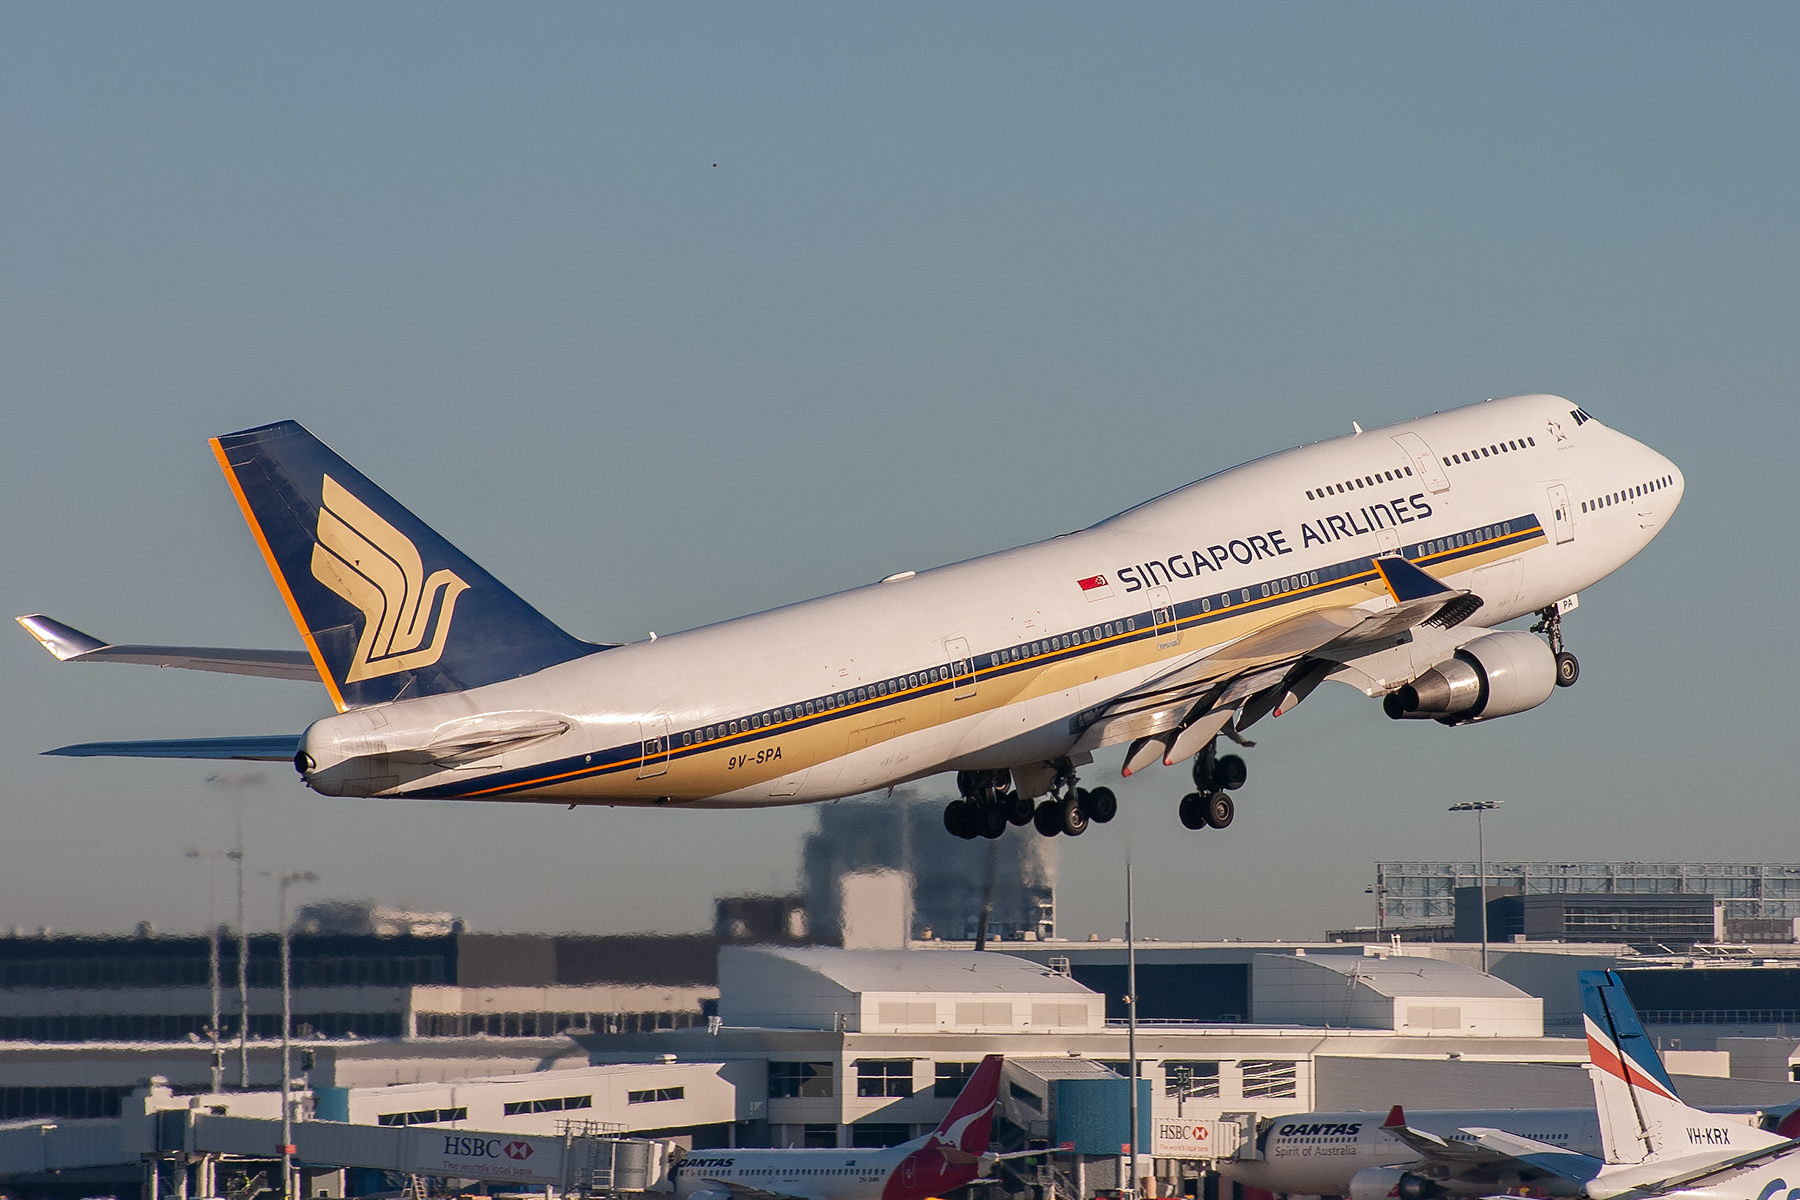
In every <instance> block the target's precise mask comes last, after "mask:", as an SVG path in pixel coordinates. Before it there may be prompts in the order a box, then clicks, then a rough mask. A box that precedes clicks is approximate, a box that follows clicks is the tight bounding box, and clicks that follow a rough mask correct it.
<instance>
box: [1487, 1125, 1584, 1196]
mask: <svg viewBox="0 0 1800 1200" xmlns="http://www.w3.org/2000/svg"><path fill="white" fill-rule="evenodd" d="M1463 1132H1464V1133H1466V1134H1468V1135H1470V1136H1471V1137H1473V1138H1474V1139H1475V1140H1476V1142H1477V1143H1478V1144H1480V1145H1481V1146H1482V1147H1484V1148H1485V1149H1488V1150H1491V1151H1493V1152H1495V1153H1496V1154H1502V1155H1505V1156H1506V1157H1508V1158H1510V1159H1512V1160H1513V1161H1515V1162H1517V1163H1520V1164H1522V1165H1524V1166H1527V1167H1531V1168H1532V1169H1534V1170H1538V1171H1544V1172H1548V1173H1549V1174H1551V1175H1556V1176H1560V1177H1561V1178H1563V1179H1567V1180H1569V1181H1570V1182H1571V1183H1577V1184H1585V1183H1587V1182H1588V1180H1590V1179H1592V1178H1594V1176H1596V1175H1598V1174H1599V1173H1600V1169H1601V1168H1602V1167H1604V1166H1605V1165H1606V1164H1605V1163H1604V1162H1603V1161H1602V1160H1600V1159H1598V1158H1595V1157H1594V1156H1593V1155H1591V1154H1581V1153H1578V1152H1576V1151H1574V1150H1568V1149H1564V1148H1563V1147H1561V1146H1553V1145H1551V1144H1550V1143H1549V1142H1540V1141H1538V1140H1537V1139H1536V1138H1528V1137H1520V1136H1519V1135H1518V1134H1516V1133H1508V1132H1506V1131H1505V1130H1504V1129H1480V1128H1469V1129H1465V1130H1463Z"/></svg>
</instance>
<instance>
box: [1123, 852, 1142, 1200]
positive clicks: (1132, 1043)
mask: <svg viewBox="0 0 1800 1200" xmlns="http://www.w3.org/2000/svg"><path fill="white" fill-rule="evenodd" d="M1135 917H1136V912H1135V910H1134V909H1133V908H1132V903H1131V859H1130V858H1126V860H1125V990H1126V992H1128V993H1130V994H1129V995H1127V996H1126V997H1125V1003H1126V1005H1127V1006H1128V1007H1127V1008H1126V1009H1125V1016H1126V1020H1127V1024H1126V1026H1125V1058H1126V1062H1127V1064H1128V1065H1127V1067H1126V1070H1127V1071H1129V1072H1130V1074H1129V1075H1128V1076H1127V1077H1126V1080H1125V1082H1126V1084H1127V1085H1128V1086H1129V1087H1130V1088H1131V1143H1130V1144H1131V1194H1132V1195H1134V1196H1135V1195H1137V1187H1138V1058H1137V928H1136V926H1137V922H1136V920H1135ZM1121 1194H1123V1193H1121Z"/></svg>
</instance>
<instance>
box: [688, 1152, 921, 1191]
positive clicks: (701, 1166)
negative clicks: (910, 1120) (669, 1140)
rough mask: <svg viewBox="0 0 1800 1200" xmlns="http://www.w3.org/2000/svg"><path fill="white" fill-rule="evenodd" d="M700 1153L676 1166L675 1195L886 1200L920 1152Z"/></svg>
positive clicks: (691, 1155) (695, 1153)
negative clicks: (899, 1172) (751, 1192)
mask: <svg viewBox="0 0 1800 1200" xmlns="http://www.w3.org/2000/svg"><path fill="white" fill-rule="evenodd" d="M919 1144H920V1143H919V1142H909V1143H907V1144H906V1145H905V1146H896V1147H893V1148H891V1149H886V1150H837V1149H833V1150H697V1151H695V1152H694V1153H692V1154H690V1155H688V1156H687V1157H686V1158H684V1159H683V1160H682V1161H681V1162H680V1163H679V1164H677V1165H676V1167H675V1172H674V1175H675V1194H676V1195H677V1196H682V1197H686V1196H692V1195H695V1194H696V1193H707V1192H725V1191H728V1190H729V1188H728V1187H721V1186H720V1185H722V1184H723V1185H732V1186H736V1187H739V1188H745V1189H750V1188H754V1189H756V1190H758V1191H765V1192H777V1193H780V1194H782V1195H786V1196H802V1197H807V1198H808V1200H881V1195H882V1191H883V1189H884V1188H885V1187H886V1185H887V1182H888V1179H889V1177H890V1176H892V1175H893V1173H894V1171H895V1169H896V1168H898V1167H899V1166H900V1164H901V1163H902V1162H904V1161H905V1160H906V1157H907V1155H908V1154H909V1153H911V1152H912V1151H914V1150H916V1149H917V1148H918V1146H919Z"/></svg>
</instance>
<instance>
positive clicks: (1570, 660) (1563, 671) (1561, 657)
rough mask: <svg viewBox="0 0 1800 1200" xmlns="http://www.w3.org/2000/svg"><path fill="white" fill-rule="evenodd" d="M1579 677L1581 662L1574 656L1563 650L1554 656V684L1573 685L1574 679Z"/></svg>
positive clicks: (1559, 685)
mask: <svg viewBox="0 0 1800 1200" xmlns="http://www.w3.org/2000/svg"><path fill="white" fill-rule="evenodd" d="M1580 678H1581V664H1580V663H1579V662H1577V661H1575V656H1574V655H1573V654H1570V653H1569V652H1568V651H1567V650H1564V651H1563V652H1562V653H1561V654H1558V655H1557V656H1556V686H1557V687H1574V686H1575V681H1576V680H1577V679H1580Z"/></svg>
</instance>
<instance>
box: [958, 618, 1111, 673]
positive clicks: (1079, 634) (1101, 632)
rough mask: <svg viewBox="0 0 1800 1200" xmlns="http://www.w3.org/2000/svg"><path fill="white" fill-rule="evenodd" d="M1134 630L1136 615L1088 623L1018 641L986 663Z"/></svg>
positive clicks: (1017, 658)
mask: <svg viewBox="0 0 1800 1200" xmlns="http://www.w3.org/2000/svg"><path fill="white" fill-rule="evenodd" d="M1136 630H1137V618H1136V617H1126V618H1125V619H1124V620H1123V621H1115V622H1113V623H1112V624H1110V625H1090V626H1088V627H1087V628H1086V629H1077V630H1076V631H1075V632H1074V633H1065V634H1063V635H1062V636H1060V637H1053V638H1050V639H1048V640H1047V641H1042V642H1020V643H1019V644H1018V645H1017V646H1009V647H1007V648H1006V649H1004V650H1001V651H998V652H996V653H994V654H990V655H988V665H989V666H991V667H998V666H1000V665H1001V664H1003V663H1016V662H1020V661H1022V660H1024V659H1028V658H1036V657H1037V656H1038V655H1040V654H1055V653H1057V652H1058V651H1060V650H1073V649H1074V648H1075V647H1077V646H1085V645H1087V644H1088V643H1089V642H1096V641H1105V640H1106V639H1107V638H1110V637H1118V636H1119V635H1120V634H1121V633H1133V632H1135V631H1136Z"/></svg>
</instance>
